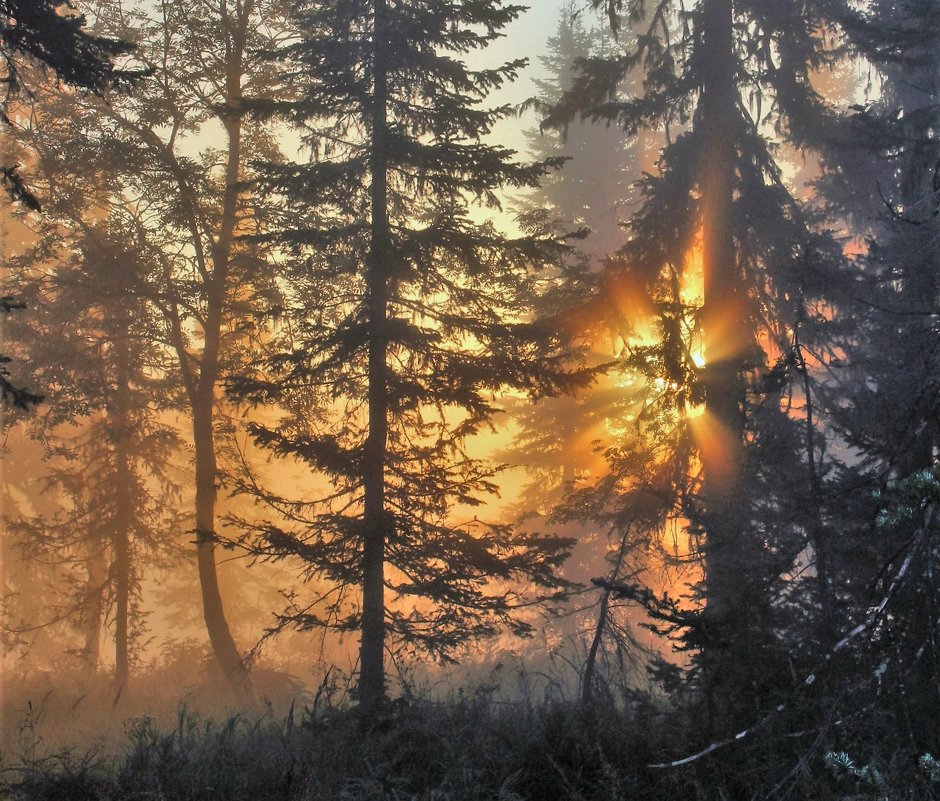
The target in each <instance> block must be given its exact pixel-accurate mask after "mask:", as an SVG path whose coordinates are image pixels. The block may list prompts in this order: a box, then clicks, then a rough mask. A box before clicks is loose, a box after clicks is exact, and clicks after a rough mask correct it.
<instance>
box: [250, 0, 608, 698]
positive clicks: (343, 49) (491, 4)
mask: <svg viewBox="0 0 940 801" xmlns="http://www.w3.org/2000/svg"><path fill="white" fill-rule="evenodd" d="M521 10H522V9H521V8H520V7H518V6H513V5H504V4H502V3H501V2H498V1H497V0H484V2H474V3H460V4H440V3H435V2H408V3H405V2H399V1H398V0H389V2H385V0H375V2H371V1H369V2H367V1H366V0H350V1H349V2H343V3H338V4H335V5H333V4H331V5H326V6H325V5H323V4H320V3H314V2H306V3H300V4H297V5H296V7H295V24H296V25H297V29H298V32H299V34H300V36H299V39H298V41H297V42H296V43H292V44H290V45H288V46H286V47H285V48H283V49H282V50H280V51H279V52H278V53H277V54H276V56H277V57H278V58H279V59H280V60H281V69H282V70H283V71H284V72H285V73H286V74H289V75H291V76H294V77H295V78H296V79H297V81H298V96H297V97H296V99H283V100H275V101H273V102H271V103H257V104H255V109H256V112H257V113H259V114H269V115H278V116H280V117H281V118H284V119H286V120H288V121H292V122H294V123H295V124H297V125H298V126H302V127H300V128H299V131H300V133H301V134H302V136H303V137H304V142H305V144H306V146H307V147H308V148H309V150H310V152H311V153H312V154H313V156H314V157H315V160H314V161H312V162H310V163H300V164H291V165H285V166H284V167H282V168H273V169H271V170H270V171H269V177H268V180H267V185H268V189H269V191H273V192H276V193H277V194H278V196H279V197H280V198H282V202H283V206H284V217H285V218H287V219H294V220H297V221H299V224H295V225H289V226H287V227H285V229H284V231H283V232H282V233H281V235H280V236H279V241H280V242H281V243H283V245H284V246H289V247H291V248H293V249H294V250H295V252H296V255H297V264H298V272H297V275H296V277H295V278H294V281H295V283H296V285H297V286H298V287H299V288H301V289H302V290H303V292H302V293H301V294H299V295H298V296H299V297H300V298H302V299H307V303H306V304H301V306H300V307H299V308H298V309H297V310H296V311H295V312H294V313H293V314H292V316H291V326H292V329H293V330H294V331H295V345H294V347H293V349H292V350H291V351H290V352H285V353H284V354H283V355H281V356H279V357H277V358H276V359H274V360H271V361H269V362H268V363H267V365H266V370H267V372H266V373H259V374H258V375H256V376H254V377H246V379H245V380H243V381H239V382H237V383H236V384H234V385H233V387H232V389H233V392H234V393H236V394H237V395H239V396H240V397H242V398H243V399H245V400H246V401H248V402H251V403H255V404H260V403H279V404H282V405H287V406H288V407H289V408H294V409H297V410H303V411H304V412H305V413H304V414H294V415H290V416H288V418H286V419H285V420H284V421H283V423H282V425H280V426H279V427H271V426H266V425H262V424H255V425H253V429H252V430H253V432H254V435H255V438H256V439H257V441H258V442H259V443H261V444H263V445H265V446H266V447H268V448H270V449H271V450H272V451H274V452H275V453H277V454H279V455H283V456H292V457H295V458H297V459H300V460H302V461H303V462H304V463H306V464H307V465H308V466H309V467H310V469H311V470H313V471H315V472H317V473H320V474H322V475H324V476H326V477H327V478H328V479H329V482H330V489H329V490H328V492H327V493H326V494H325V497H324V498H322V499H320V501H319V502H318V503H314V504H307V505H304V506H303V507H301V508H302V514H301V513H297V514H295V519H296V520H297V522H298V523H300V525H296V526H294V527H292V528H287V527H285V526H283V525H282V524H277V523H272V524H269V525H268V524H266V525H260V526H258V525H254V526H253V525H252V524H251V523H250V521H244V522H245V525H246V526H247V527H248V528H249V529H253V533H254V540H253V542H254V544H253V546H252V547H253V548H254V549H255V550H256V552H258V553H260V554H264V555H266V556H270V557H278V558H279V557H284V556H295V557H299V558H300V559H301V560H302V562H303V563H304V565H305V570H306V574H307V575H308V576H309V577H317V578H320V579H325V580H326V582H327V587H328V589H327V590H326V591H325V592H324V593H323V596H322V598H321V599H320V600H321V603H320V604H319V605H317V604H316V603H315V602H314V603H313V604H311V603H310V602H308V601H299V600H298V609H297V610H296V611H295V612H293V613H290V614H289V615H288V616H287V618H286V619H285V620H284V622H285V623H287V622H292V623H294V624H296V625H300V626H303V627H310V626H320V625H326V626H329V627H332V628H336V629H339V630H349V629H361V630H362V645H361V652H360V654H361V655H360V671H361V677H360V695H361V700H362V702H363V703H364V704H366V705H369V704H372V703H374V702H375V701H376V700H377V699H379V698H381V697H382V695H383V694H384V689H383V686H384V684H383V682H384V679H383V651H384V648H385V645H384V643H385V637H386V632H387V633H388V634H389V635H390V639H391V642H393V643H395V646H394V647H396V648H397V647H401V646H404V647H406V648H414V649H418V650H421V651H427V652H430V653H431V654H433V655H435V656H437V657H439V658H445V659H446V658H448V656H449V655H450V654H451V653H452V652H453V650H454V649H455V648H456V647H457V646H458V645H459V644H461V643H462V642H464V641H465V640H466V639H467V638H468V637H479V636H486V635H491V634H493V633H495V632H496V631H497V627H498V626H499V625H509V626H510V627H511V628H512V629H513V630H514V631H516V632H517V633H525V632H527V631H528V630H529V625H530V624H528V623H527V622H525V620H524V618H522V617H520V612H521V611H522V609H523V608H524V607H525V606H526V605H527V604H528V603H530V601H529V600H527V599H526V597H525V595H524V594H523V593H522V592H521V591H520V589H518V587H519V586H520V585H519V584H516V585H515V586H513V585H511V583H510V582H513V581H515V582H521V583H522V584H521V586H522V587H524V586H525V584H527V583H531V585H532V586H534V587H535V588H537V590H538V593H537V594H543V595H545V594H547V596H548V597H552V596H554V595H555V594H556V593H558V592H559V591H561V590H562V589H563V588H564V582H563V581H561V580H560V579H558V578H557V577H556V576H555V574H554V570H555V568H557V566H558V565H559V564H560V562H561V560H562V559H564V557H565V554H566V552H567V548H568V546H569V543H568V542H567V541H565V540H563V539H560V538H558V537H554V536H550V535H545V536H539V535H535V534H524V533H521V532H513V531H512V529H510V528H509V527H507V526H504V525H495V524H489V523H485V522H483V521H481V520H479V519H477V518H476V517H475V516H474V514H473V512H472V511H471V510H472V509H474V507H477V506H479V505H480V504H481V503H482V498H483V497H485V496H487V495H490V496H491V495H493V494H494V492H495V490H496V485H495V483H494V481H495V477H496V475H497V473H498V472H499V468H498V467H497V466H494V465H491V464H490V463H488V462H486V461H484V460H481V459H479V458H476V457H474V456H473V455H472V454H471V453H470V452H469V451H468V449H467V445H466V443H467V440H468V438H469V437H471V436H472V435H474V434H476V433H478V432H480V431H481V430H486V428H487V427H488V426H490V425H491V420H492V419H493V417H494V415H495V414H497V412H498V407H497V406H496V405H495V394H496V393H498V392H503V391H510V390H511V391H515V392H520V393H525V394H527V395H531V396H533V397H537V396H539V395H546V394H547V395H552V394H558V393H561V392H566V391H570V390H571V389H573V388H575V387H577V386H583V385H585V384H586V383H587V382H588V381H589V378H590V374H589V373H587V372H584V371H579V370H578V369H576V368H572V367H570V366H569V365H570V364H571V358H572V353H571V352H570V349H569V348H567V347H566V343H565V336H564V331H563V330H561V329H560V328H558V327H556V326H555V325H553V323H552V322H551V321H546V322H543V321H540V320H533V319H530V318H529V317H528V302H529V299H530V297H531V294H532V289H533V284H534V281H535V275H536V272H537V271H538V270H539V269H542V268H543V267H544V266H545V265H547V264H550V263H554V262H556V261H557V260H558V259H559V258H560V257H561V256H562V255H563V254H564V253H565V251H566V245H565V243H564V242H563V241H562V239H561V238H559V237H557V236H554V235H551V234H550V233H544V232H542V231H540V230H534V231H529V232H525V231H524V232H523V233H521V234H520V235H519V236H516V237H510V236H507V235H505V234H502V233H500V232H499V230H498V229H497V227H496V226H495V225H494V224H493V223H492V222H489V221H485V220H483V221H481V219H480V215H481V212H478V211H476V210H474V209H472V208H471V206H472V205H473V204H476V205H479V206H481V207H482V208H483V209H487V208H488V209H492V210H494V211H495V212H498V211H499V208H500V207H499V192H500V191H502V190H504V189H512V188H530V187H533V186H535V185H536V183H537V182H538V180H539V179H540V178H541V177H542V176H543V175H544V174H545V173H546V172H547V171H548V170H549V169H550V168H552V167H555V166H558V164H559V160H557V159H556V160H549V161H544V162H537V163H534V164H522V163H519V162H517V161H516V160H515V159H514V154H513V153H512V152H511V151H509V150H507V149H506V148H504V147H501V146H498V145H493V144H489V143H487V141H486V140H485V137H486V136H487V135H488V134H489V133H490V132H491V130H492V128H493V126H494V124H495V123H496V122H497V121H499V120H500V119H502V118H504V117H506V116H507V115H508V114H509V113H510V109H509V108H506V107H499V108H487V107H486V106H485V105H484V103H485V97H486V95H487V93H488V92H489V91H491V90H493V89H495V88H498V87H499V86H501V85H503V84H504V83H505V82H507V81H510V80H512V79H513V78H515V76H516V75H517V73H518V71H519V69H520V68H521V67H522V66H523V65H524V61H522V60H517V61H514V62H510V63H507V64H504V65H501V66H498V67H495V68H492V69H480V70H474V69H471V68H470V67H468V66H467V64H466V63H465V61H464V60H463V59H464V58H465V57H466V56H467V55H468V54H470V53H472V52H473V51H476V50H480V49H482V48H484V47H485V46H486V45H487V44H488V43H489V42H491V41H492V40H493V39H495V38H496V37H497V36H499V35H500V31H501V30H502V29H503V28H504V27H505V26H506V25H507V24H508V23H509V22H510V21H512V20H513V19H514V18H515V17H516V16H518V14H519V13H520V12H521ZM523 225H524V222H523ZM311 301H312V302H311ZM292 391H295V392H296V393H299V395H295V396H294V397H305V398H307V399H308V400H306V401H305V402H303V403H299V402H298V401H297V400H293V401H292V400H291V397H292ZM311 408H314V409H316V410H318V411H317V413H316V415H311V414H310V413H309V410H310V409H311ZM291 508H297V507H291ZM465 510H466V511H465ZM298 516H299V519H298ZM462 520H465V521H466V522H461V521H462ZM357 587H358V588H359V589H360V590H361V593H362V599H361V602H360V601H359V600H357V599H356V598H355V596H354V597H353V598H350V597H349V596H350V593H351V591H352V590H353V588H357ZM393 598H394V599H396V600H397V601H398V602H397V603H391V600H392V599H393Z"/></svg>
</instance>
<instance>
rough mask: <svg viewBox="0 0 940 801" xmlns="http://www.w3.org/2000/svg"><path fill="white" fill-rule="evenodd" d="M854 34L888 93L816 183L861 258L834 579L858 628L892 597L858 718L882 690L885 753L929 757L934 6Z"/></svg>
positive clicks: (933, 538)
mask: <svg viewBox="0 0 940 801" xmlns="http://www.w3.org/2000/svg"><path fill="white" fill-rule="evenodd" d="M848 29H849V33H850V35H851V38H852V42H853V45H854V47H855V48H856V49H857V50H858V52H859V53H860V55H861V56H862V57H864V58H865V59H866V60H867V62H868V63H869V65H870V66H871V68H872V72H873V84H874V86H875V87H877V91H876V92H874V93H873V96H872V97H870V98H869V100H868V102H867V103H866V104H865V105H864V106H859V107H857V109H856V112H857V113H856V115H855V118H854V120H853V125H854V132H855V135H854V136H853V137H852V139H851V140H848V141H845V142H842V143H841V146H840V147H839V148H837V149H835V150H834V151H833V152H831V153H830V154H829V156H828V158H827V159H826V161H825V165H824V166H825V170H824V173H823V175H822V178H821V179H820V181H819V182H818V186H819V190H820V193H821V195H822V197H823V198H824V199H825V201H826V203H827V210H828V212H829V214H830V216H831V217H832V219H833V221H834V224H837V222H838V221H848V224H849V225H850V226H851V228H850V231H851V232H852V233H854V235H855V238H856V246H855V250H856V251H857V252H856V255H855V256H854V257H853V259H852V260H851V261H850V262H849V263H848V264H847V265H846V269H845V271H844V275H843V276H842V280H841V281H840V282H839V283H838V284H837V290H838V294H837V295H836V298H835V299H836V303H835V305H834V308H835V314H834V319H833V322H832V324H831V327H832V328H833V329H834V330H835V333H836V335H837V336H836V344H837V346H838V349H837V350H836V353H837V354H838V358H835V359H833V360H832V365H831V368H830V369H831V372H832V374H833V376H834V379H833V380H832V381H831V382H830V385H829V386H828V387H826V390H827V391H826V393H825V395H824V399H825V400H826V402H827V406H828V408H829V414H830V417H831V420H832V425H833V428H834V430H835V432H836V433H837V435H838V437H839V438H840V440H841V442H842V444H843V451H844V454H845V455H844V456H843V458H842V460H841V463H840V464H839V470H838V472H837V473H836V474H835V476H834V480H833V481H832V482H831V484H832V488H831V493H832V495H833V498H834V499H836V500H837V502H838V504H839V512H840V530H841V531H842V533H843V540H844V544H843V546H842V547H840V548H838V549H837V550H836V552H835V554H834V557H835V559H834V562H835V575H834V582H835V591H836V594H837V597H838V600H839V602H840V606H841V607H842V608H843V609H844V610H845V613H846V616H850V617H851V618H853V619H854V620H856V621H864V620H865V619H866V618H867V617H868V616H869V615H870V610H871V607H872V597H873V596H875V597H877V598H878V599H879V601H880V600H881V598H883V597H889V596H890V597H889V603H888V606H887V607H886V609H887V611H886V613H885V614H884V616H883V618H882V621H881V625H879V627H878V629H877V631H875V632H873V633H872V636H871V641H870V643H869V644H868V648H867V649H866V651H865V652H864V654H863V659H862V660H860V661H859V663H858V665H857V667H856V666H853V668H854V669H852V670H851V671H847V672H848V675H849V676H850V677H851V680H852V681H853V683H854V685H855V686H856V687H857V688H859V690H861V692H859V697H858V700H857V703H858V705H859V707H862V705H863V704H864V703H865V694H866V693H869V694H870V693H873V692H877V693H878V694H879V697H880V703H879V705H878V706H879V709H877V710H872V712H871V715H872V725H877V719H878V717H879V716H881V715H884V716H893V717H894V718H895V719H897V720H899V721H901V723H900V724H899V725H897V726H895V727H894V728H893V729H892V730H891V731H892V734H893V736H892V737H890V738H888V739H886V740H885V741H883V742H880V743H878V744H877V746H876V747H877V749H878V750H879V751H880V752H882V753H884V752H898V753H902V752H906V753H907V755H908V756H909V757H919V756H920V755H922V754H923V753H925V752H932V751H933V750H935V749H936V747H937V743H938V740H940V728H938V726H937V722H936V720H935V719H934V716H932V715H930V713H929V712H928V711H927V710H928V708H929V703H930V702H928V701H927V700H926V699H927V698H928V697H930V696H931V694H932V693H933V692H934V691H935V688H936V682H937V677H938V669H937V665H938V658H940V654H938V651H937V648H936V647H935V638H936V627H937V615H936V608H937V603H938V602H940V586H938V584H937V579H936V576H937V569H938V564H937V555H938V551H937V545H936V543H937V535H938V521H937V515H936V511H935V510H936V506H937V502H938V495H937V457H938V448H940V416H938V411H940V403H938V397H940V394H938V390H940V386H938V375H940V336H938V332H940V327H938V320H940V282H938V277H937V276H938V273H937V270H938V266H940V265H938V257H937V250H936V242H937V235H938V232H940V204H938V191H940V180H938V177H937V176H938V174H940V168H938V165H940V147H938V143H937V140H936V135H935V131H936V129H937V125H938V123H940V119H938V109H937V104H936V97H937V93H938V92H940V60H938V57H937V52H936V47H935V42H936V37H937V35H938V32H940V31H938V20H937V4H936V3H935V2H922V1H921V0H903V2H880V1H879V2H872V3H870V4H868V5H867V6H866V7H865V9H864V13H861V14H859V16H858V17H856V18H855V19H854V20H853V21H852V24H851V25H849V27H848ZM843 225H845V222H843ZM905 565H907V566H906V568H904V566H905ZM902 568H904V569H903V571H902ZM899 575H900V579H899ZM892 588H893V591H892ZM876 683H877V686H876ZM866 747H872V746H871V745H869V744H866Z"/></svg>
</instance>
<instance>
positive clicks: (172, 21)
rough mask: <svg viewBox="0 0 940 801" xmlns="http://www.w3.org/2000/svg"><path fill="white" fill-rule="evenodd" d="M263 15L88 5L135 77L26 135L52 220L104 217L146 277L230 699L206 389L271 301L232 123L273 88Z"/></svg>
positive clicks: (243, 149)
mask: <svg viewBox="0 0 940 801" xmlns="http://www.w3.org/2000/svg"><path fill="white" fill-rule="evenodd" d="M276 10H277V4H276V3H274V2H267V1H266V0H265V1H264V2H262V1H260V0H258V1H256V0H226V2H223V3H221V4H220V3H216V2H197V3H190V4H186V5H185V6H184V5H180V4H168V3H165V4H162V5H161V6H160V9H159V10H158V11H156V12H154V13H153V14H151V12H150V11H149V10H147V9H145V8H142V7H141V8H138V9H135V10H134V11H130V12H129V11H126V10H124V9H123V8H122V7H121V5H120V3H117V2H115V3H103V4H101V5H100V6H99V9H98V14H97V17H96V26H97V30H100V31H104V32H108V33H109V35H113V36H115V37H119V38H122V39H127V40H129V41H132V42H133V43H134V45H135V56H134V57H135V59H136V61H137V63H138V64H139V65H140V66H141V69H142V70H143V71H145V72H147V74H148V77H146V78H145V79H143V80H141V81H140V83H139V84H138V85H137V87H136V89H135V91H134V93H133V94H132V95H129V96H128V95H122V94H119V93H112V94H108V95H106V97H105V98H104V100H103V101H100V102H99V101H98V100H96V99H94V98H76V99H75V100H74V102H73V103H72V104H71V105H65V106H60V107H59V108H58V109H57V110H56V109H52V108H47V109H45V110H44V111H43V113H44V114H45V115H46V116H45V117H44V119H43V125H42V127H41V128H40V129H39V130H37V131H35V132H34V142H35V144H36V146H37V147H41V148H44V155H43V158H44V159H46V163H45V164H44V169H45V171H46V175H47V176H48V177H49V178H50V179H51V180H50V182H49V186H50V188H51V189H53V190H54V194H53V196H52V198H53V199H54V204H55V205H54V211H55V214H56V215H58V217H59V219H62V220H64V221H66V223H68V222H69V221H72V222H73V223H74V222H75V217H76V216H77V215H78V216H81V215H83V214H84V215H94V214H96V213H97V209H98V208H100V207H101V206H103V207H105V208H108V209H109V214H112V215H114V216H115V218H116V219H119V220H121V225H123V226H126V227H127V228H128V229H130V230H133V231H135V236H136V238H137V240H138V241H139V247H140V248H142V249H143V250H144V251H145V252H146V253H147V257H148V259H150V260H151V262H152V263H153V264H154V265H155V267H154V269H153V271H152V272H151V273H150V275H149V276H148V281H147V283H146V285H145V286H142V287H139V288H138V291H139V292H141V293H143V294H144V295H145V297H146V299H147V301H148V302H149V303H151V304H152V305H153V306H154V307H155V308H156V309H158V310H159V312H160V315H161V316H162V320H163V330H162V332H161V335H160V339H161V341H162V342H163V343H164V344H165V346H166V347H168V348H169V350H170V352H171V353H173V354H174V356H175V359H176V362H177V371H178V372H177V375H178V376H179V380H180V382H181V385H182V390H183V393H184V397H185V399H186V404H187V409H188V417H189V420H190V424H191V428H192V442H193V448H194V471H195V488H196V493H195V510H194V511H195V532H196V555H197V563H198V569H199V578H200V586H201V592H202V606H203V614H204V618H205V623H206V629H207V631H208V634H209V640H210V643H211V646H212V649H213V653H214V655H215V658H216V660H217V662H218V664H219V666H220V667H221V669H222V672H223V673H224V675H225V676H226V677H227V678H228V680H229V681H230V683H231V685H232V686H233V688H235V689H236V690H237V691H239V692H241V691H242V690H245V689H246V688H248V687H249V683H248V669H247V666H246V665H245V664H244V662H243V659H242V655H241V653H240V651H239V649H238V647H237V646H236V644H235V641H234V638H233V636H232V633H231V631H230V628H229V624H228V622H227V620H226V617H225V612H224V607H223V601H222V594H221V590H220V587H219V579H218V574H217V568H216V537H217V535H218V532H217V527H216V504H217V486H218V483H219V480H220V465H219V441H220V438H221V432H220V423H221V420H222V418H221V414H220V397H219V395H220V393H219V391H218V385H219V382H220V380H221V378H222V377H223V376H224V375H225V373H226V372H227V371H229V370H230V369H231V367H232V365H233V364H234V363H236V362H238V361H239V360H241V359H242V358H245V350H246V349H250V348H251V347H253V344H252V343H253V342H256V338H255V337H254V329H253V327H252V324H253V317H252V306H253V304H254V303H255V302H256V301H259V299H260V298H261V297H262V296H264V297H265V299H266V302H267V300H269V299H270V298H271V297H273V296H274V294H276V293H275V290H274V278H273V273H270V272H269V273H267V274H266V270H267V265H266V264H265V262H264V261H263V254H262V253H261V251H260V249H259V247H258V246H257V245H249V244H247V243H246V242H244V241H243V240H242V239H241V237H242V236H244V235H246V234H249V233H252V232H256V231H257V230H258V226H259V220H258V218H257V216H256V214H255V211H256V203H255V200H254V198H253V195H252V192H251V189H250V178H251V171H250V168H249V166H248V162H249V160H250V159H251V158H265V159H268V160H271V159H274V158H276V152H277V147H276V144H275V142H274V140H273V139H272V137H271V136H270V135H269V134H268V133H266V132H265V131H264V130H262V129H261V128H260V127H259V126H251V125H245V124H244V110H243V106H242V100H243V96H244V95H245V94H264V93H267V92H269V91H273V87H274V86H275V85H276V83H277V81H276V76H275V74H274V73H273V70H272V68H271V67H270V66H269V65H267V64H266V63H263V62H262V61H260V60H259V58H258V57H257V53H258V52H259V51H261V50H262V49H264V48H266V47H270V46H271V44H272V42H273V41H275V40H276V38H277V37H278V36H279V35H280V34H279V30H278V28H277V19H278V17H277V13H276ZM53 115H55V119H56V120H57V125H58V129H57V131H56V132H52V131H51V130H50V126H51V119H52V116H53ZM213 126H218V128H219V129H220V130H221V132H222V136H221V140H220V146H218V147H205V146H203V145H202V144H200V140H199V136H200V135H201V134H206V133H207V132H209V131H211V130H213ZM92 154H93V155H92ZM88 165H93V167H94V170H93V171H97V173H98V177H97V178H95V179H94V184H95V185H96V186H100V187H101V191H100V193H99V194H97V195H96V196H94V197H92V198H89V197H87V196H83V195H82V192H81V190H80V189H79V187H81V186H82V184H81V183H78V184H76V185H68V184H67V183H66V182H64V181H63V180H62V176H65V175H70V174H74V173H75V171H76V170H78V171H81V172H83V173H84V174H85V176H86V178H87V177H88V176H87V172H88V170H87V166H88ZM53 199H50V201H49V203H48V205H49V206H52V203H53ZM50 213H52V210H51V209H50ZM259 302H260V301H259Z"/></svg>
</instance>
